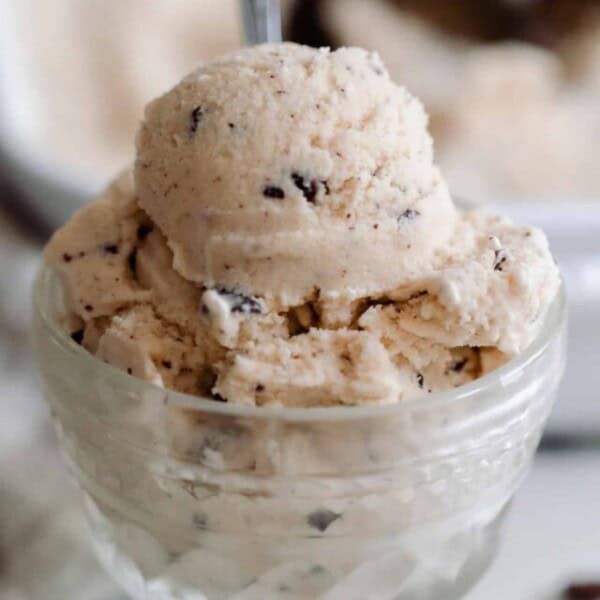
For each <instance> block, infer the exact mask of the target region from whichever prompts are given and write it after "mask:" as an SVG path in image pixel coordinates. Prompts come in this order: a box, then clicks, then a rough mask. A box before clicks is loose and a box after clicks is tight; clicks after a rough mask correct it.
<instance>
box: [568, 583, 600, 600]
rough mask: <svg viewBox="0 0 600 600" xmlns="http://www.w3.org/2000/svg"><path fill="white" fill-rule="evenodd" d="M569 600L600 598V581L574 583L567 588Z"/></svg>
mask: <svg viewBox="0 0 600 600" xmlns="http://www.w3.org/2000/svg"><path fill="white" fill-rule="evenodd" d="M565 597H566V598H568V600H598V599H600V583H591V582H590V583H574V584H572V585H570V586H569V587H568V588H567V589H566V590H565Z"/></svg>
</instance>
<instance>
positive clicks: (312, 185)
mask: <svg viewBox="0 0 600 600" xmlns="http://www.w3.org/2000/svg"><path fill="white" fill-rule="evenodd" d="M292 181H293V182H294V185H295V186H296V187H297V188H298V189H299V190H300V191H301V192H302V194H304V198H306V201H307V202H310V203H311V204H314V203H315V198H316V196H317V192H318V191H319V182H318V181H317V180H316V179H311V180H307V179H306V178H305V177H303V176H302V175H300V173H292Z"/></svg>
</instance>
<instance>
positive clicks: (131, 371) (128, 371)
mask: <svg viewBox="0 0 600 600" xmlns="http://www.w3.org/2000/svg"><path fill="white" fill-rule="evenodd" d="M132 373H133V370H132V368H131V367H127V375H131V374H132Z"/></svg>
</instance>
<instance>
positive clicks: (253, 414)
mask: <svg viewBox="0 0 600 600" xmlns="http://www.w3.org/2000/svg"><path fill="white" fill-rule="evenodd" d="M52 285H54V286H58V285H59V277H58V274H57V273H56V271H55V270H54V269H52V268H51V267H49V266H48V265H47V264H46V263H44V262H42V264H41V266H40V267H39V269H38V273H37V275H36V277H35V280H34V283H33V286H32V300H33V308H34V319H37V318H39V319H41V321H42V323H43V325H44V326H45V328H46V330H47V332H48V333H49V335H50V336H51V338H52V342H53V343H54V345H55V346H56V347H57V348H58V349H59V350H60V351H61V352H63V353H65V354H69V355H71V356H72V357H73V359H74V360H76V361H79V362H80V363H81V364H82V365H83V367H84V368H86V367H87V368H88V369H95V370H98V371H100V372H101V374H102V376H103V378H107V379H108V380H109V381H113V382H114V383H115V385H118V386H121V387H124V388H126V389H127V390H128V391H130V392H133V393H137V394H144V393H147V394H154V395H157V394H160V396H161V397H163V398H164V399H165V400H164V401H165V402H166V403H168V404H169V405H172V406H179V407H181V408H187V409H191V410H197V411H201V412H206V413H212V414H217V415H222V416H229V417H241V418H257V419H260V418H264V419H276V420H285V421H336V420H354V419H365V418H381V417H384V416H391V415H395V416H398V415H401V414H402V413H406V414H408V413H409V412H413V413H414V412H415V411H417V412H418V411H430V410H432V409H434V410H439V409H441V408H442V406H444V405H447V404H451V403H459V402H463V401H468V400H469V399H471V398H473V397H474V396H477V395H480V394H484V393H485V392H487V391H489V390H491V389H493V388H495V387H503V386H504V385H507V384H508V383H509V382H511V381H514V380H516V379H518V378H519V377H520V375H521V372H522V371H523V370H524V369H526V368H527V367H528V366H529V365H531V364H532V363H534V362H535V361H536V360H537V359H538V358H539V357H540V356H541V355H543V354H544V353H545V352H546V351H547V350H548V348H549V347H550V346H551V345H552V343H553V342H554V340H555V338H556V337H557V336H559V335H560V334H561V331H562V330H563V325H564V324H565V322H566V308H567V297H566V291H565V286H564V282H563V280H562V278H561V280H560V285H559V288H558V290H557V293H556V295H555V297H554V299H553V300H552V303H551V304H550V305H549V307H548V309H547V310H546V313H545V315H544V316H543V320H544V322H543V324H542V326H541V327H540V330H539V332H538V334H537V336H536V337H535V338H534V339H533V341H532V342H531V343H530V344H529V345H528V346H527V347H526V348H525V349H524V350H523V351H522V352H521V353H520V354H518V355H517V356H516V357H514V358H512V359H511V360H509V361H508V362H507V363H505V364H504V365H502V366H500V367H498V368H497V369H494V370H493V371H490V372H489V373H487V374H485V375H483V376H481V377H479V378H478V379H475V380H473V381H471V382H469V383H467V384H464V385H461V386H459V387H457V388H452V389H449V390H443V391H439V392H434V393H432V394H429V395H427V396H423V397H418V398H413V399H408V400H403V401H399V402H394V403H389V404H377V405H373V404H369V405H364V406H355V405H352V406H350V405H342V406H338V405H336V406H318V407H286V406H281V405H264V406H255V405H245V404H236V403H229V402H217V401H215V400H214V399H213V398H206V397H202V396H195V395H192V394H184V393H182V392H177V391H175V390H172V389H170V388H164V387H161V386H158V385H156V384H154V383H151V382H149V381H145V380H143V379H139V378H137V377H132V376H131V375H128V374H127V373H126V372H125V371H123V370H121V369H119V368H117V367H114V366H112V365H110V364H107V363H105V362H103V361H101V360H99V359H98V358H97V357H95V356H94V355H93V354H91V353H90V352H88V351H87V350H86V349H85V348H83V347H82V346H80V345H79V344H77V343H76V342H75V341H74V340H73V339H71V337H70V336H69V335H68V334H67V332H66V331H65V329H64V327H63V326H62V325H61V324H60V323H59V321H58V319H56V318H53V316H52V315H51V314H50V312H49V310H48V309H49V306H48V304H49V295H50V292H51V290H50V288H51V286H52ZM165 396H166V398H165ZM495 404H496V403H495ZM500 404H501V402H500Z"/></svg>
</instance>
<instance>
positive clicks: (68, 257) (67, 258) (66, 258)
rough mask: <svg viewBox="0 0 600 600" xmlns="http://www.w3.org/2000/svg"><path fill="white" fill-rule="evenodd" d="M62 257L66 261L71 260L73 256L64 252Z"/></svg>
mask: <svg viewBox="0 0 600 600" xmlns="http://www.w3.org/2000/svg"><path fill="white" fill-rule="evenodd" d="M62 257H63V260H64V261H65V262H66V263H68V262H71V261H72V260H73V257H72V256H71V255H70V254H67V253H66V252H65V253H64V254H63V255H62Z"/></svg>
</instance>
